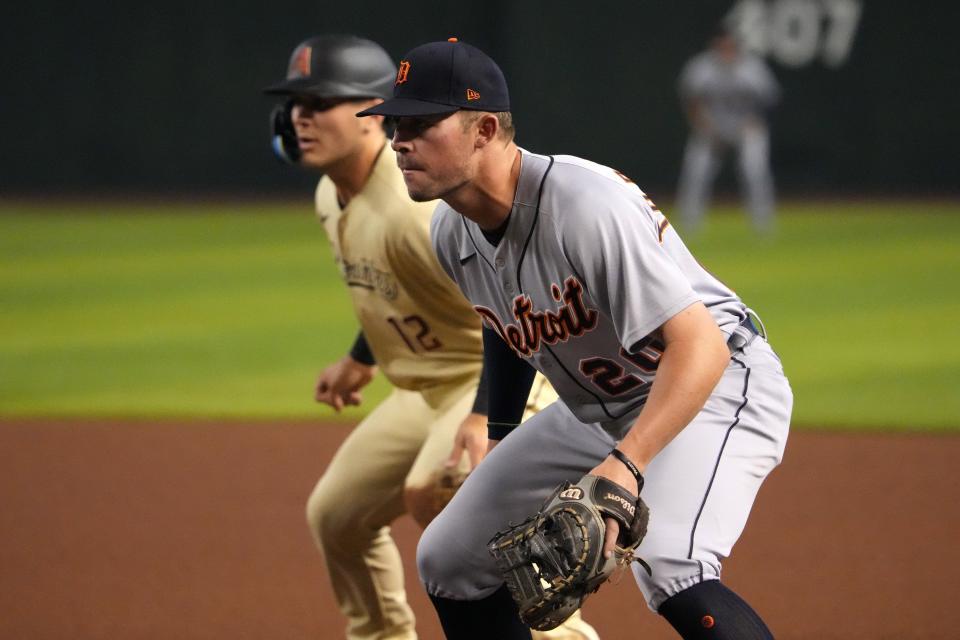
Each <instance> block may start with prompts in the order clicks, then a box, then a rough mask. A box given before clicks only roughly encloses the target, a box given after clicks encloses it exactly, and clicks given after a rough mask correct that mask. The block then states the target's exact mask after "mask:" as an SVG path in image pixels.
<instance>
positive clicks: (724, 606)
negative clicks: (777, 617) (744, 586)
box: [658, 580, 773, 640]
mask: <svg viewBox="0 0 960 640" xmlns="http://www.w3.org/2000/svg"><path fill="white" fill-rule="evenodd" d="M658 613H659V614H660V615H662V616H663V617H664V618H666V619H667V622H669V623H670V624H671V625H673V628H674V629H676V630H677V632H678V633H679V634H680V636H681V637H682V638H683V639H684V640H708V639H709V640H773V634H772V633H770V629H768V628H767V625H766V624H764V622H763V620H761V619H760V616H759V615H757V612H756V611H754V610H753V609H752V608H751V607H750V605H748V604H747V603H746V602H744V600H743V598H741V597H740V596H738V595H737V594H735V593H734V592H733V591H730V589H727V588H726V587H725V586H724V585H722V584H720V581H719V580H707V581H705V582H701V583H700V584H696V585H694V586H692V587H690V588H689V589H685V590H683V591H681V592H680V593H678V594H677V595H675V596H673V597H671V598H668V599H667V600H666V601H665V602H664V603H663V604H662V605H660V609H659V611H658Z"/></svg>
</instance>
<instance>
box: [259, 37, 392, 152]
mask: <svg viewBox="0 0 960 640" xmlns="http://www.w3.org/2000/svg"><path fill="white" fill-rule="evenodd" d="M396 75H397V69H396V66H394V64H393V60H391V59H390V55H389V54H388V53H387V52H386V51H384V49H383V47H381V46H380V45H378V44H377V43H376V42H373V41H372V40H367V39H366V38H360V37H358V36H350V35H322V36H315V37H313V38H310V39H308V40H304V41H303V42H301V43H300V44H298V45H297V48H296V49H294V50H293V55H291V56H290V63H289V64H288V65H287V78H286V80H284V81H283V82H278V83H276V84H273V85H270V86H269V87H267V88H266V89H264V90H263V92H264V93H266V94H269V95H278V96H286V97H287V100H286V102H285V103H284V104H278V105H277V106H276V107H274V109H273V112H272V113H271V114H270V136H271V137H270V146H271V148H272V149H273V153H274V155H276V156H277V157H278V158H279V159H280V160H282V161H284V162H288V163H290V164H297V163H298V162H299V161H300V149H299V147H298V146H297V134H296V133H295V132H294V129H293V122H292V120H291V116H290V110H291V107H292V104H293V98H292V97H293V96H297V95H308V96H316V97H318V98H383V99H387V98H389V97H391V96H392V95H393V84H394V79H395V78H396Z"/></svg>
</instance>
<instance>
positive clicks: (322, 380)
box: [313, 356, 377, 413]
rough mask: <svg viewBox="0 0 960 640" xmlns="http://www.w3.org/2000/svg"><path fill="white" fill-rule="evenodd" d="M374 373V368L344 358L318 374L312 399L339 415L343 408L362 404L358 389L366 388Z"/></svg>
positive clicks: (349, 358) (347, 357) (346, 357)
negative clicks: (329, 407) (331, 408)
mask: <svg viewBox="0 0 960 640" xmlns="http://www.w3.org/2000/svg"><path fill="white" fill-rule="evenodd" d="M376 373H377V367H376V366H369V365H365V364H362V363H360V362H357V361H356V360H354V359H353V358H351V357H350V356H344V357H342V358H340V360H338V361H336V362H334V363H333V364H332V365H330V366H329V367H327V368H326V369H324V370H323V372H322V373H321V374H320V377H319V378H318V379H317V385H316V388H315V389H314V392H313V398H314V400H316V401H317V402H322V403H323V404H327V405H330V406H331V407H333V410H334V411H336V412H337V413H340V411H342V410H343V408H344V407H345V406H350V405H358V404H360V403H361V402H363V395H362V394H361V393H360V389H362V388H363V387H365V386H367V384H369V383H370V381H371V380H372V379H373V376H374V375H376Z"/></svg>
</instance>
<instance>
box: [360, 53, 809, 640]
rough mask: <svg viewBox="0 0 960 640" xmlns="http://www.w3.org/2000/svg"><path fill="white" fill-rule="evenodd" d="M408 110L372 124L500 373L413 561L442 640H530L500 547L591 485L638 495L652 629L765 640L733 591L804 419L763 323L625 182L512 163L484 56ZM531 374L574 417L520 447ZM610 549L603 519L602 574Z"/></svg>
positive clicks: (421, 89) (602, 173)
mask: <svg viewBox="0 0 960 640" xmlns="http://www.w3.org/2000/svg"><path fill="white" fill-rule="evenodd" d="M393 96H394V97H393V98H392V99H390V100H387V101H386V102H384V103H382V104H381V105H378V106H376V107H373V108H371V109H367V110H366V111H363V112H361V113H360V114H358V115H361V116H363V115H369V114H381V115H386V116H390V117H394V118H396V124H397V128H396V132H395V134H394V137H393V148H394V149H395V150H396V151H397V162H398V164H399V166H400V168H401V170H402V171H403V176H404V181H405V184H406V186H407V190H408V192H409V193H410V195H411V197H412V198H413V199H414V200H428V199H433V198H440V199H442V200H443V202H442V203H440V204H439V205H438V207H437V210H436V212H435V214H434V218H433V224H432V229H431V236H432V239H433V243H434V248H435V249H436V251H437V255H438V257H439V261H440V264H441V265H442V267H443V268H444V270H445V271H446V272H447V273H448V274H449V275H450V277H451V278H452V279H453V280H454V281H455V282H456V283H457V284H458V285H459V287H460V288H461V289H462V290H463V292H464V294H465V295H466V297H467V298H468V299H469V300H470V301H471V303H472V304H473V305H474V308H475V309H476V311H477V312H478V313H479V314H480V315H481V316H482V317H483V318H484V324H485V326H484V358H485V363H486V365H487V366H490V367H491V370H490V384H491V387H490V407H489V409H490V413H489V420H490V422H489V428H488V435H489V438H490V441H489V444H488V451H489V453H488V454H487V456H486V457H485V458H484V460H483V462H482V463H481V464H480V465H479V466H478V467H477V468H476V469H475V470H474V471H473V473H472V474H471V475H470V477H469V478H468V479H467V481H466V483H465V484H464V485H463V487H462V488H461V490H460V491H459V492H458V493H457V495H456V496H455V497H454V499H453V501H452V502H451V503H450V504H449V505H448V506H447V508H446V509H445V510H444V511H443V512H442V513H441V514H440V516H438V517H437V518H436V519H435V520H434V521H433V523H432V524H431V525H430V526H429V527H428V528H427V530H426V532H425V533H424V535H423V537H422V539H421V541H420V544H419V547H418V566H419V570H420V576H421V579H422V581H423V583H424V585H425V586H426V589H427V591H428V593H429V594H430V597H431V600H432V602H433V603H434V606H435V608H436V610H437V612H438V615H439V617H440V621H441V624H442V626H443V628H444V631H445V633H446V634H447V637H448V638H460V639H463V638H480V637H483V638H498V639H499V640H511V639H513V638H529V637H530V635H529V633H530V632H529V630H528V629H527V628H526V627H525V626H524V625H523V624H522V623H521V622H520V620H519V616H518V613H517V607H516V604H515V603H514V601H513V599H512V598H511V596H510V594H509V592H508V590H507V588H506V587H505V585H504V578H503V575H502V574H501V573H500V571H498V569H497V567H496V566H495V564H494V562H493V559H492V558H491V556H490V555H489V554H488V552H487V549H486V545H487V543H488V542H489V541H490V540H491V538H492V537H493V536H494V535H495V534H496V533H497V532H498V531H499V530H502V529H504V528H505V527H506V526H507V525H508V523H509V522H519V521H522V520H523V519H524V518H526V517H527V516H529V515H531V514H532V513H535V512H536V511H537V508H538V506H539V505H540V503H541V501H542V500H543V499H544V497H545V496H547V495H548V494H550V492H551V491H552V490H553V489H554V488H555V487H556V486H557V485H558V484H560V483H562V482H564V481H569V480H574V481H575V480H577V479H579V478H580V477H581V476H583V475H584V474H592V475H596V476H601V477H605V478H607V479H609V480H611V481H613V482H616V483H617V484H619V485H621V486H622V487H625V488H626V490H627V491H629V492H631V493H633V494H634V495H636V494H637V493H638V486H640V485H641V484H642V486H643V487H644V489H643V498H644V500H645V501H646V503H647V504H648V505H649V507H650V513H651V516H650V526H649V531H648V534H647V536H646V538H645V539H644V541H643V543H642V544H641V545H640V547H639V550H638V555H640V556H641V557H642V558H644V559H645V560H646V561H647V562H648V563H649V564H650V565H651V567H652V575H648V574H647V573H646V572H645V571H643V570H635V571H634V575H635V577H636V580H637V583H638V585H639V587H640V590H641V591H642V593H643V596H644V598H645V600H646V602H647V604H648V606H649V607H650V609H652V610H653V611H656V612H658V613H659V614H660V615H662V616H664V617H665V618H666V620H667V621H668V622H669V623H670V624H671V625H673V627H674V628H675V629H677V631H678V632H679V633H680V634H681V635H682V636H683V637H684V638H728V639H730V638H737V639H738V640H745V639H746V640H749V639H753V638H769V637H771V634H770V632H769V630H768V629H767V627H766V625H765V624H764V623H763V621H762V620H761V618H760V617H759V616H758V614H757V613H756V612H754V610H753V609H752V608H751V607H750V606H749V605H748V604H747V603H746V602H744V601H743V600H742V599H741V598H740V597H738V596H737V595H736V594H735V593H733V592H732V591H730V590H729V589H727V588H726V587H725V586H723V585H722V584H721V582H720V573H721V559H722V558H723V557H725V556H727V555H728V554H729V553H730V551H731V548H732V547H733V545H734V543H735V542H736V540H737V538H738V537H739V536H740V533H741V532H742V531H743V528H744V526H745V524H746V520H747V515H748V513H749V511H750V507H751V505H752V504H753V501H754V498H755V496H756V493H757V491H758V489H759V488H760V484H761V483H762V482H763V479H764V478H765V477H766V476H767V474H768V473H769V472H770V471H771V470H772V469H773V468H774V467H775V466H776V465H777V464H778V463H779V462H780V460H781V458H782V455H783V450H784V446H785V444H786V439H787V432H788V425H789V420H790V411H791V405H792V395H791V391H790V387H789V384H788V382H787V379H786V378H785V377H784V374H783V369H782V367H781V365H780V361H779V359H778V358H777V356H776V355H775V354H774V352H773V350H772V349H771V348H770V345H769V344H768V343H767V341H766V340H765V339H764V337H763V336H762V335H761V332H760V331H759V330H758V329H757V327H756V325H755V324H754V322H753V320H752V319H751V317H752V315H751V312H750V311H749V310H748V309H747V308H746V306H745V305H744V303H743V302H742V301H741V300H740V299H739V298H738V297H737V295H736V294H735V293H733V291H731V290H730V289H729V288H727V287H726V286H725V285H724V284H723V283H721V282H720V281H718V280H717V279H716V278H714V277H713V276H711V275H710V274H709V273H707V272H706V271H705V270H704V269H703V268H702V267H701V266H700V265H699V264H698V263H697V261H696V260H695V259H694V258H693V256H692V255H691V254H690V252H689V251H688V250H687V248H686V246H685V245H684V244H683V242H682V240H681V239H680V237H679V236H678V235H677V233H676V232H675V231H674V230H673V228H672V227H671V226H670V225H669V224H668V222H667V220H666V219H665V218H664V216H663V214H662V213H661V212H660V211H658V210H657V208H656V207H655V206H654V204H653V203H652V202H651V201H650V199H649V198H647V196H645V195H644V193H643V192H642V191H641V190H640V189H639V188H638V187H637V185H636V184H634V183H633V182H632V181H630V180H629V179H628V178H626V176H624V175H622V174H620V173H619V172H617V171H615V170H613V169H610V168H607V167H604V166H601V165H599V164H595V163H592V162H589V161H586V160H582V159H579V158H575V157H572V156H553V157H550V156H543V155H538V154H534V153H530V152H528V151H526V150H523V149H520V148H518V147H517V146H516V144H515V143H514V142H513V125H512V120H511V115H510V101H509V95H508V91H507V85H506V81H505V80H504V77H503V74H502V72H501V71H500V69H499V67H498V66H497V65H496V63H495V62H494V61H493V60H492V59H490V58H489V57H488V56H487V55H485V54H484V53H483V52H481V51H480V50H478V49H476V48H475V47H472V46H470V45H467V44H464V43H460V42H455V41H447V42H433V43H428V44H425V45H422V46H420V47H417V48H415V49H413V50H412V51H410V52H408V53H407V55H406V56H404V57H403V59H402V60H401V62H400V73H399V74H398V77H397V83H396V85H395V87H394V91H393ZM534 369H536V370H539V371H541V372H543V374H544V375H545V376H546V377H547V378H548V379H549V380H550V382H551V383H553V385H554V387H555V388H556V390H557V392H558V393H559V395H560V400H559V401H557V402H555V403H554V404H552V405H550V406H548V407H547V408H546V409H545V410H543V411H542V412H541V413H539V414H538V415H536V416H534V417H533V418H531V419H530V420H528V421H527V422H525V423H524V424H523V425H522V426H520V427H519V428H515V429H514V428H513V427H514V425H515V424H516V423H517V422H519V415H520V413H521V412H522V403H523V398H525V394H526V387H528V386H529V383H530V380H531V379H532V376H533V370H534ZM615 449H616V450H617V453H613V452H614V450H615ZM628 463H629V466H628ZM640 473H642V476H641V475H640ZM641 478H645V484H643V483H642V482H641ZM616 535H617V525H616V523H614V522H613V521H612V520H608V521H607V531H606V541H605V545H604V549H605V553H610V552H611V551H612V550H613V546H614V541H615V539H616Z"/></svg>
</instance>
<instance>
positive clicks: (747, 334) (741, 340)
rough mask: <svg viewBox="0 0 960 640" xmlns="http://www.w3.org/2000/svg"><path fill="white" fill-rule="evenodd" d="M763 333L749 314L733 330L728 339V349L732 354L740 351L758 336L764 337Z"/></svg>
mask: <svg viewBox="0 0 960 640" xmlns="http://www.w3.org/2000/svg"><path fill="white" fill-rule="evenodd" d="M762 335H763V332H762V331H761V330H760V329H759V328H758V327H757V325H756V324H755V323H754V322H753V317H752V315H751V314H750V313H748V314H747V315H746V316H745V317H744V318H743V319H742V320H741V321H740V323H739V324H738V325H737V328H736V329H734V330H733V333H731V334H730V337H729V338H728V339H727V347H729V348H730V353H733V352H735V351H739V350H741V349H743V348H744V347H746V346H747V345H749V344H750V343H751V342H753V341H754V339H755V338H756V337H757V336H762Z"/></svg>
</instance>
